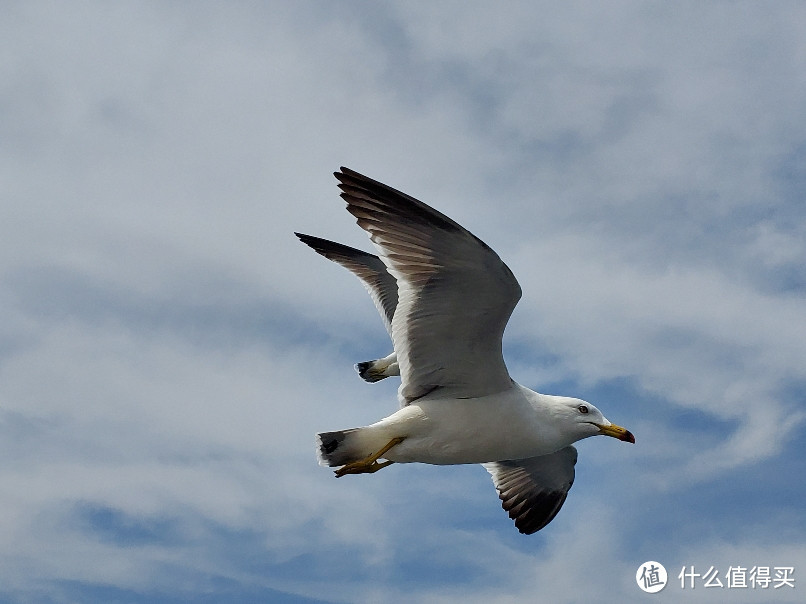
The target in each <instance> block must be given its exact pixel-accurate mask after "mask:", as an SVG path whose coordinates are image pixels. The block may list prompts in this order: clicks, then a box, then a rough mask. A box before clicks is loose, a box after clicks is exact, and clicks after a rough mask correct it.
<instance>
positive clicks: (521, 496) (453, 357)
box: [297, 168, 635, 533]
mask: <svg viewBox="0 0 806 604" xmlns="http://www.w3.org/2000/svg"><path fill="white" fill-rule="evenodd" d="M336 177H337V178H338V180H339V181H340V185H339V187H340V188H341V189H342V198H343V199H344V200H345V201H346V202H347V210H348V211H349V212H350V213H351V214H353V216H355V217H356V219H357V222H358V225H359V226H360V227H362V228H363V229H364V230H366V231H367V232H368V233H369V235H370V239H371V240H372V242H373V244H374V245H375V247H376V249H377V250H378V252H379V255H378V256H374V255H372V254H368V253H366V252H362V251H360V250H356V249H354V248H350V247H347V246H345V245H342V244H339V243H334V242H332V241H327V240H325V239H319V238H317V237H312V236H310V235H301V234H299V233H298V234H297V236H298V237H299V238H300V239H301V240H302V241H303V242H304V243H306V244H307V245H309V246H311V247H312V248H313V249H314V250H316V251H317V252H318V253H320V254H322V255H323V256H325V257H327V258H329V259H330V260H333V261H335V262H338V263H339V264H341V265H342V266H345V267H346V268H348V269H349V270H350V271H352V272H353V273H354V274H355V275H356V276H358V277H359V279H361V281H362V282H363V283H364V285H365V287H366V288H367V290H368V291H369V293H370V295H371V296H372V299H373V301H374V302H375V305H376V307H377V308H378V311H379V312H380V314H381V318H382V319H383V321H384V324H385V325H386V328H387V330H388V332H389V335H390V337H391V338H392V342H393V344H394V352H393V353H392V354H390V355H388V356H387V357H385V358H383V359H378V360H376V361H370V362H367V363H360V364H359V365H357V368H358V370H359V374H360V375H361V376H362V377H363V378H364V379H366V380H367V381H377V380H380V379H383V378H385V377H388V376H390V375H400V378H401V384H400V388H399V390H398V400H399V403H400V409H399V410H398V411H396V412H395V413H392V414H391V415H389V416H388V417H385V418H383V419H381V420H380V421H378V422H376V423H374V424H371V425H368V426H364V427H360V428H351V429H348V430H340V431H336V432H322V433H320V434H318V435H317V438H318V455H319V460H320V463H322V464H324V465H328V466H331V467H338V468H339V469H338V470H336V476H343V475H345V474H361V473H372V472H376V471H378V470H379V469H381V468H384V467H386V466H388V465H389V464H391V463H394V462H401V463H412V462H419V463H428V464H438V465H450V464H469V463H481V464H483V465H484V467H485V468H486V469H487V470H488V471H489V472H490V474H492V477H493V482H494V483H495V486H496V489H497V490H498V492H499V497H500V498H501V500H502V503H503V507H504V509H505V510H506V511H508V512H509V515H510V517H511V518H513V519H514V520H515V525H516V526H517V528H518V529H519V530H520V531H521V532H523V533H533V532H535V531H537V530H540V529H541V528H542V527H544V526H545V525H546V524H547V523H548V522H550V521H551V519H552V518H554V516H555V515H556V513H557V512H558V511H559V509H560V507H561V506H562V504H563V502H564V501H565V497H566V495H567V493H568V490H569V489H570V488H571V485H572V484H573V480H574V464H575V463H576V460H577V453H576V449H575V448H574V447H572V446H571V444H572V443H574V442H576V441H578V440H580V439H583V438H587V437H589V436H595V435H597V434H604V435H607V436H613V437H615V438H618V439H620V440H625V441H629V442H635V439H634V437H633V435H632V434H631V433H630V432H629V431H627V430H625V429H624V428H621V427H619V426H615V425H614V424H612V423H610V421H608V420H607V419H606V418H605V417H604V416H603V415H602V413H601V412H600V411H599V410H598V409H597V408H596V407H594V406H593V405H591V404H590V403H586V402H585V401H582V400H580V399H576V398H569V397H562V396H552V395H546V394H539V393H537V392H534V391H533V390H530V389H528V388H525V387H523V386H521V385H520V384H518V383H516V382H515V381H514V380H512V378H511V377H510V376H509V373H508V371H507V369H506V365H505V364H504V359H503V355H502V352H501V339H502V336H503V332H504V328H505V326H506V323H507V321H508V320H509V316H510V314H511V313H512V310H513V309H514V308H515V305H516V304H517V302H518V300H519V299H520V296H521V288H520V285H518V282H517V280H516V279H515V277H514V275H513V274H512V271H510V270H509V268H508V267H507V266H506V264H504V263H503V262H502V261H501V259H500V258H499V257H498V255H497V254H496V253H495V252H494V251H493V250H492V249H490V247H489V246H487V245H486V244H485V243H484V242H483V241H481V240H480V239H479V238H478V237H476V236H474V235H473V234H471V233H470V232H469V231H467V230H466V229H465V228H463V227H462V226H460V225H459V224H457V223H456V222H454V221H453V220H451V219H450V218H448V217H447V216H445V215H443V214H441V213H439V212H438V211H436V210H434V209H433V208H431V207H430V206H427V205H426V204H424V203H422V202H421V201H418V200H416V199H414V198H413V197H410V196H409V195H406V194H405V193H401V192H400V191H397V190H395V189H393V188H391V187H389V186H387V185H384V184H382V183H379V182H377V181H374V180H372V179H370V178H367V177H366V176H363V175H361V174H358V173H357V172H353V171H352V170H348V169H347V168H342V169H341V171H340V172H337V173H336ZM379 459H385V460H386V461H384V462H379V461H378V460H379Z"/></svg>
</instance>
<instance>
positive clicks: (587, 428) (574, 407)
mask: <svg viewBox="0 0 806 604" xmlns="http://www.w3.org/2000/svg"><path fill="white" fill-rule="evenodd" d="M562 411H563V414H564V415H565V416H566V417H567V418H569V419H570V421H571V423H572V424H573V425H574V427H575V429H576V432H577V433H578V434H579V435H580V436H579V438H587V437H589V436H598V435H600V434H603V435H605V436H612V437H613V438H617V439H619V440H623V441H626V442H628V443H635V437H634V436H633V434H632V432H630V431H629V430H627V429H626V428H622V427H621V426H617V425H616V424H614V423H612V422H610V421H609V420H608V419H607V418H606V417H605V416H604V415H602V412H601V411H599V409H597V408H596V407H595V406H594V405H591V404H590V403H588V402H586V401H583V400H581V399H578V398H563V401H562Z"/></svg>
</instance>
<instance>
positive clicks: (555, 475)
mask: <svg viewBox="0 0 806 604" xmlns="http://www.w3.org/2000/svg"><path fill="white" fill-rule="evenodd" d="M576 461H577V450H576V448H575V447H573V446H568V447H565V448H564V449H560V450H559V451H557V452H555V453H551V454H549V455H541V456H539V457H529V458H527V459H519V460H506V461H496V462H491V463H485V464H482V465H483V466H484V467H485V468H486V470H487V471H488V472H489V473H490V474H491V475H492V478H493V484H494V485H495V488H496V490H497V491H498V497H499V498H500V499H501V507H503V508H504V511H506V512H507V513H508V514H509V517H510V518H512V520H514V521H515V527H516V528H517V529H518V530H519V531H520V532H521V533H523V534H525V535H531V534H533V533H536V532H537V531H539V530H540V529H542V528H543V527H545V526H546V525H547V524H548V523H549V522H551V521H552V520H553V519H554V517H555V516H556V515H557V513H558V512H559V511H560V508H561V507H562V506H563V503H565V498H566V497H567V496H568V491H569V489H570V488H571V485H573V484H574V465H575V464H576Z"/></svg>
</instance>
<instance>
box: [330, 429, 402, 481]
mask: <svg viewBox="0 0 806 604" xmlns="http://www.w3.org/2000/svg"><path fill="white" fill-rule="evenodd" d="M402 442H403V437H402V436H397V437H395V438H393V439H392V440H390V441H389V442H388V443H386V446H385V447H384V448H383V449H381V450H380V451H378V452H377V453H373V454H372V455H370V456H369V457H365V458H364V459H359V460H358V461H353V462H351V463H348V464H346V465H343V466H342V467H340V468H339V469H338V470H336V478H341V477H342V476H344V475H345V474H373V473H375V472H377V471H378V470H380V469H381V468H385V467H386V466H388V465H391V464H393V463H395V462H393V461H384V462H381V463H378V458H380V457H381V456H382V455H383V454H384V453H386V452H387V451H388V450H389V449H391V448H392V447H394V446H395V445H398V444H400V443H402Z"/></svg>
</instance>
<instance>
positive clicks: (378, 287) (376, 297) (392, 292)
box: [294, 233, 397, 336]
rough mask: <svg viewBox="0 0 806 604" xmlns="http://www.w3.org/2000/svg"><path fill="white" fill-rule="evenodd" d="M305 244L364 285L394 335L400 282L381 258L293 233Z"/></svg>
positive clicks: (339, 244)
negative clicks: (390, 272) (398, 284)
mask: <svg viewBox="0 0 806 604" xmlns="http://www.w3.org/2000/svg"><path fill="white" fill-rule="evenodd" d="M294 234H295V235H296V236H297V237H299V239H300V241H302V243H304V244H306V245H308V246H310V247H311V248H313V250H314V251H315V252H317V253H319V254H321V255H322V256H324V257H325V258H327V259H328V260H332V261H333V262H337V263H339V264H341V265H342V266H343V267H344V268H346V269H347V270H349V271H350V272H351V273H353V274H354V275H355V276H356V277H358V278H359V279H361V283H363V284H364V287H365V288H366V289H367V291H368V292H369V295H370V296H371V297H372V301H373V302H374V303H375V308H377V309H378V312H379V313H380V315H381V318H382V319H383V323H384V325H385V326H386V331H388V332H389V335H390V336H391V335H392V317H394V316H395V308H396V307H397V283H396V282H395V278H394V277H393V276H392V275H390V274H389V271H387V270H386V265H385V264H384V263H383V262H382V261H381V259H380V258H378V257H377V256H374V255H372V254H368V253H367V252H362V251H361V250H357V249H355V248H352V247H348V246H346V245H342V244H341V243H336V242H334V241H328V240H327V239H320V238H319V237H313V236H312V235H303V234H302V233H294Z"/></svg>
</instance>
